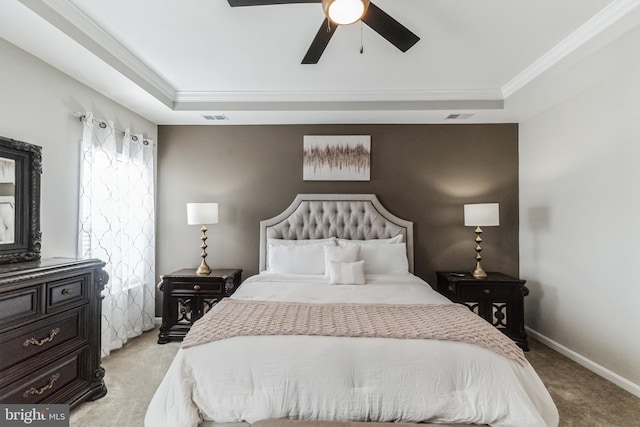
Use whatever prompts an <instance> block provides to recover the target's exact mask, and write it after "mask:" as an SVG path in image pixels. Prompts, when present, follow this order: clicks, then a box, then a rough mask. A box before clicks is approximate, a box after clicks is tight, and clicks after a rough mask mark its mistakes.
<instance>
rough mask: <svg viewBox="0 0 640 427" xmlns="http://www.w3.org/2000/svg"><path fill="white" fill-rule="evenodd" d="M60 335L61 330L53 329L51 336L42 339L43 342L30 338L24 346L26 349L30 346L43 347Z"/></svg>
mask: <svg viewBox="0 0 640 427" xmlns="http://www.w3.org/2000/svg"><path fill="white" fill-rule="evenodd" d="M59 333H60V328H55V329H52V330H51V332H49V336H48V337H46V338H42V339H41V340H37V339H35V338H29V339H28V340H26V341H25V342H24V344H22V345H23V346H25V347H29V346H30V345H37V346H41V345H43V344H46V343H48V342H50V341H53V339H54V338H55V337H56V335H58V334H59Z"/></svg>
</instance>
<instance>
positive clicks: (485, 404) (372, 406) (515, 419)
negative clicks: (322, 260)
mask: <svg viewBox="0 0 640 427" xmlns="http://www.w3.org/2000/svg"><path fill="white" fill-rule="evenodd" d="M233 298H234V299H243V300H269V301H290V302H291V301H296V302H320V303H322V302H326V303H329V302H360V303H387V304H388V303H393V304H416V303H418V304H420V303H424V304H442V303H448V302H450V301H449V300H448V299H446V298H445V297H443V296H441V295H440V294H438V293H437V292H435V291H433V290H432V289H431V287H430V286H429V285H428V284H426V283H425V282H424V281H422V280H421V279H419V278H418V277H416V276H413V275H411V274H407V275H402V276H385V275H369V276H367V284H366V285H330V284H329V280H328V278H325V277H323V276H311V277H310V276H294V275H276V274H270V273H261V274H259V275H256V276H253V277H251V278H249V279H247V280H246V281H245V282H244V283H243V284H242V285H241V286H240V288H239V289H238V290H237V291H236V292H235V293H234V295H233ZM267 418H300V419H313V420H315V419H324V420H363V419H364V420H370V421H408V422H410V421H412V422H420V421H425V422H427V421H428V422H442V423H461V424H489V425H491V426H496V427H526V426H532V427H533V426H536V427H538V426H539V427H542V426H553V427H555V426H557V425H558V412H557V409H556V407H555V405H554V403H553V401H552V400H551V397H550V396H549V393H548V392H547V390H546V388H545V387H544V384H543V383H542V381H541V380H540V379H539V377H538V375H537V374H536V373H535V371H534V370H533V368H532V367H531V366H529V365H527V366H522V365H520V364H518V363H517V362H515V361H513V360H510V359H507V358H505V357H503V356H500V355H498V354H496V353H494V352H492V351H490V350H487V349H485V348H482V347H478V346H474V345H472V344H466V343H462V342H450V341H438V340H399V339H389V338H345V337H318V336H314V337H310V336H256V337H251V336H250V337H235V338H231V339H227V340H222V341H217V342H211V343H207V344H204V345H200V346H196V347H191V348H187V349H180V350H179V351H178V354H177V355H176V358H175V360H174V361H173V363H172V365H171V367H170V368H169V370H168V372H167V374H166V376H165V378H164V379H163V381H162V383H161V384H160V386H159V388H158V390H157V391H156V393H155V395H154V397H153V399H152V401H151V403H150V404H149V407H148V409H147V414H146V418H145V426H147V427H161V426H167V427H180V426H185V427H192V426H197V425H198V424H199V423H200V422H201V421H202V420H203V419H204V420H213V421H217V422H237V421H246V422H249V423H251V422H255V421H258V420H261V419H267Z"/></svg>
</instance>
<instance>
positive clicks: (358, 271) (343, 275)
mask: <svg viewBox="0 0 640 427" xmlns="http://www.w3.org/2000/svg"><path fill="white" fill-rule="evenodd" d="M329 283H331V284H332V285H364V283H365V280H364V261H356V262H337V261H330V262H329Z"/></svg>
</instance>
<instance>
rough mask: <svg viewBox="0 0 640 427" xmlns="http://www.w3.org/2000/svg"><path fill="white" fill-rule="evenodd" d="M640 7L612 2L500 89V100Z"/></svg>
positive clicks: (625, 0)
mask: <svg viewBox="0 0 640 427" xmlns="http://www.w3.org/2000/svg"><path fill="white" fill-rule="evenodd" d="M638 6H640V0H614V1H613V2H611V3H610V4H609V5H608V6H607V7H605V8H604V9H603V10H601V11H600V12H599V13H598V14H596V15H595V16H593V17H592V18H591V19H589V20H588V21H587V22H585V23H584V24H583V25H581V26H580V27H579V28H578V29H577V30H575V31H574V32H573V33H571V34H569V35H568V36H567V37H566V38H565V39H564V40H562V41H561V42H560V43H558V44H557V45H556V46H554V47H553V48H552V49H551V50H550V51H549V52H547V53H546V54H544V55H543V56H541V57H540V58H538V59H537V60H536V61H535V62H534V63H533V64H531V65H530V66H528V67H527V68H526V69H525V70H524V71H522V72H521V73H520V74H518V75H517V76H516V77H514V78H513V79H512V80H511V81H510V82H509V83H507V84H506V85H504V86H503V87H502V98H503V99H507V98H509V97H510V96H511V95H513V94H514V93H516V92H517V91H519V90H520V89H522V88H523V87H524V86H526V85H527V84H529V83H530V82H531V81H533V80H534V79H536V78H537V77H538V76H540V75H541V74H543V73H544V72H546V71H547V70H548V69H550V68H551V67H552V66H554V65H555V64H557V63H558V62H560V61H561V60H562V59H564V58H565V57H567V56H568V55H569V54H571V53H572V52H574V51H575V50H576V49H578V48H579V47H581V46H583V45H584V44H585V43H587V42H588V41H589V40H591V39H592V38H594V37H596V36H597V35H598V34H600V33H602V32H604V31H605V30H606V29H607V28H609V27H610V26H611V25H613V24H615V23H616V22H617V21H618V20H620V19H621V18H622V17H624V16H625V15H627V14H629V13H630V12H632V11H633V10H634V9H636V8H637V7H638Z"/></svg>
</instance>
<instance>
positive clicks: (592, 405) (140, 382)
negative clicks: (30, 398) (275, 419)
mask: <svg viewBox="0 0 640 427" xmlns="http://www.w3.org/2000/svg"><path fill="white" fill-rule="evenodd" d="M157 336H158V330H157V329H155V330H153V331H149V332H147V333H145V334H143V335H142V336H141V337H138V338H135V339H133V340H131V341H130V342H129V343H127V344H126V345H125V347H124V348H123V349H121V350H117V351H115V352H113V353H111V355H110V356H109V357H107V358H105V359H104V360H103V361H102V366H103V367H104V368H105V370H106V376H105V382H106V384H107V388H108V390H109V392H108V393H107V395H106V396H105V397H104V398H102V399H100V400H96V401H95V402H87V403H83V404H81V405H79V406H78V407H77V408H75V409H74V410H73V411H72V412H71V423H70V424H71V426H72V427H112V426H117V427H135V426H140V427H142V426H143V424H144V414H145V411H146V409H147V404H148V403H149V401H150V400H151V397H152V396H153V393H154V391H155V389H156V388H157V386H158V384H159V383H160V381H161V380H162V377H163V376H164V373H165V371H166V370H167V368H168V367H169V365H170V364H171V361H172V360H173V357H174V356H175V354H176V352H177V351H178V347H179V343H168V344H164V345H158V344H156V339H157ZM529 344H530V347H531V351H529V352H528V353H526V356H527V359H529V361H530V363H531V364H532V365H533V367H534V368H535V369H536V371H537V372H538V374H539V375H540V378H542V381H543V382H544V384H545V385H546V386H547V389H548V390H549V392H550V393H551V396H552V397H553V400H554V402H555V403H556V406H557V407H558V411H559V412H560V426H567V427H574V426H575V427H578V426H579V427H614V426H619V427H640V399H639V398H637V397H635V396H634V395H632V394H630V393H628V392H626V391H625V390H623V389H621V388H619V387H617V386H616V385H614V384H612V383H610V382H608V381H606V380H604V379H602V378H601V377H599V376H597V375H596V374H594V373H592V372H591V371H589V370H587V369H585V368H583V367H582V366H580V365H578V364H576V363H574V362H573V361H571V360H569V359H567V358H566V357H564V356H562V355H560V354H559V353H557V352H555V351H553V350H551V349H550V348H548V347H546V346H544V345H542V344H540V343H539V342H537V341H533V340H531V339H530V341H529Z"/></svg>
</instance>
